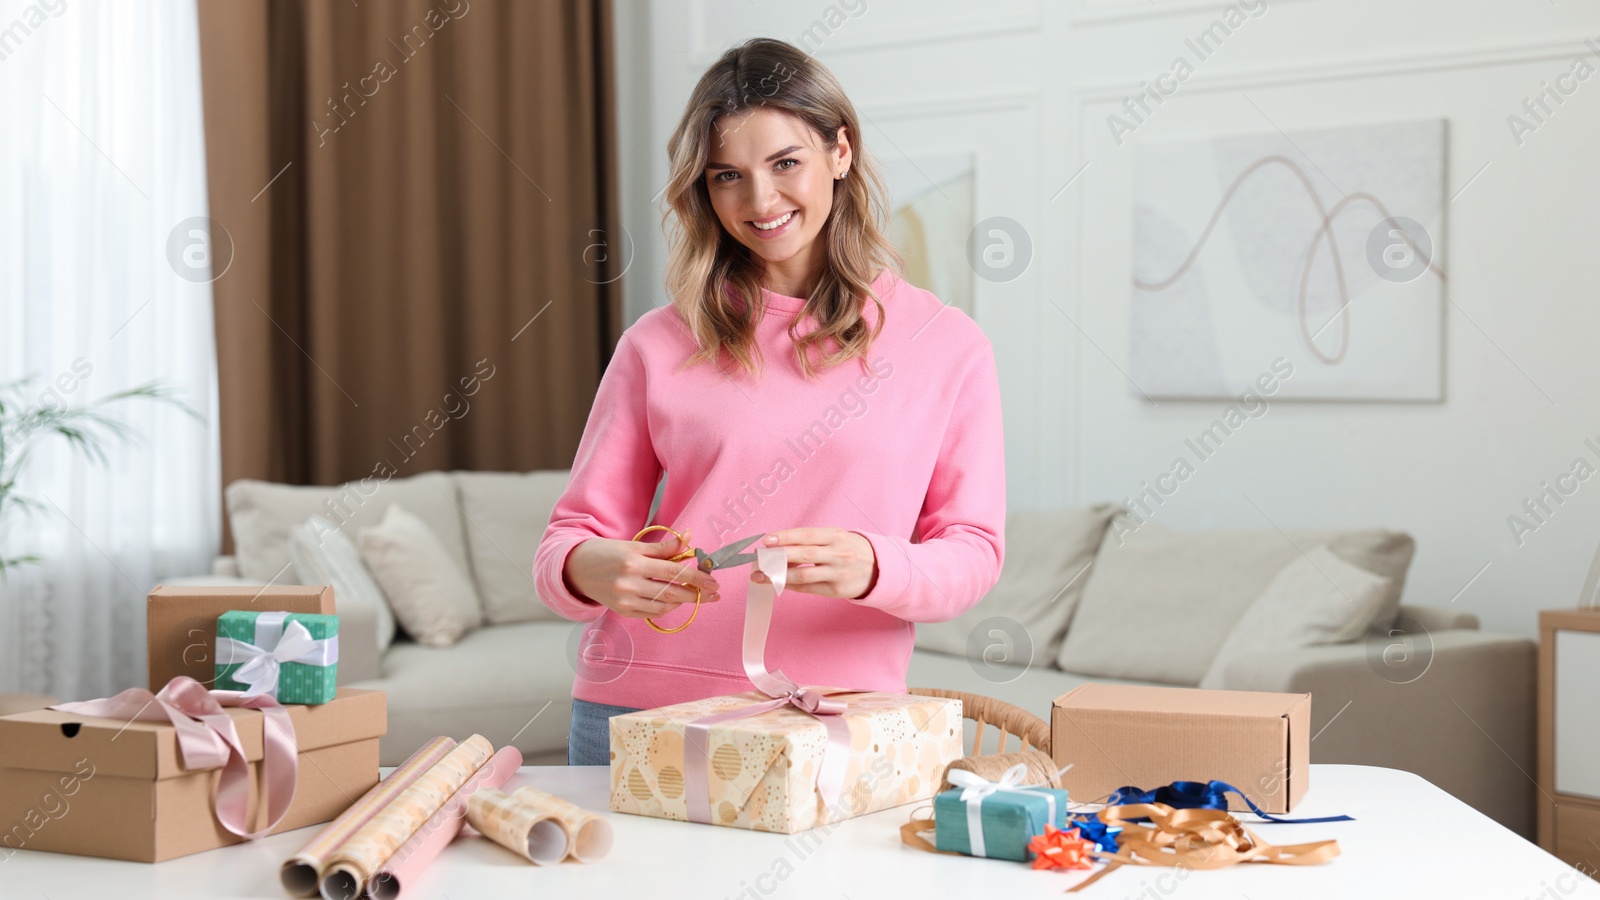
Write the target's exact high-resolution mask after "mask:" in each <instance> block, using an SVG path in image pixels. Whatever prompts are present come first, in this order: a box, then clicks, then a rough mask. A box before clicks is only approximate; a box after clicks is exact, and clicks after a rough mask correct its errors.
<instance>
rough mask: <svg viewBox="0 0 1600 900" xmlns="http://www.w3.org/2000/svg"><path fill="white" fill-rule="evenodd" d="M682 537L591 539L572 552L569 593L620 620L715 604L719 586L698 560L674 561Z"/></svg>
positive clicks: (568, 566) (568, 562)
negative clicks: (696, 594) (699, 602)
mask: <svg viewBox="0 0 1600 900" xmlns="http://www.w3.org/2000/svg"><path fill="white" fill-rule="evenodd" d="M685 549H688V548H686V547H684V546H683V542H682V541H680V540H678V537H677V535H672V536H671V537H669V538H668V539H667V540H664V541H615V540H611V539H609V538H589V539H588V540H585V541H582V542H580V543H579V544H578V546H576V547H573V548H572V552H571V553H568V554H567V560H566V564H565V565H564V566H563V567H562V570H561V574H562V577H563V578H565V579H566V582H567V589H568V590H570V591H572V592H573V593H574V594H576V595H577V596H578V597H580V598H583V599H585V600H592V601H594V602H596V603H599V604H600V605H601V606H604V607H605V608H606V609H609V610H611V611H612V612H614V613H616V614H617V615H619V616H628V617H629V618H633V619H648V618H654V617H656V616H661V615H666V614H667V613H670V612H672V611H673V610H675V609H677V608H678V606H679V605H681V604H684V603H693V602H694V587H696V586H698V587H699V588H700V591H701V594H702V596H701V599H702V600H705V601H708V602H709V601H715V600H718V599H720V598H719V597H718V595H717V591H718V590H719V587H720V586H719V585H718V584H717V580H716V579H715V578H712V577H711V573H709V572H702V571H700V569H699V567H698V566H696V565H695V560H694V557H692V556H691V557H689V558H688V559H685V560H681V561H679V562H672V561H671V560H669V559H668V557H671V556H676V555H677V554H678V553H681V552H682V551H683V550H685Z"/></svg>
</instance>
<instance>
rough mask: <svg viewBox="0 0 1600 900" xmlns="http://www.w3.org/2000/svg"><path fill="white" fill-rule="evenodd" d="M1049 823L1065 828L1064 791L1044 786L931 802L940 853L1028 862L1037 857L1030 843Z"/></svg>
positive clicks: (955, 794)
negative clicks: (1029, 845) (945, 851)
mask: <svg viewBox="0 0 1600 900" xmlns="http://www.w3.org/2000/svg"><path fill="white" fill-rule="evenodd" d="M949 774H950V775H955V774H957V773H956V772H954V771H952V772H950V773H949ZM963 774H965V773H963ZM974 780H978V781H981V779H974ZM951 781H952V783H954V781H955V779H954V778H952V779H951ZM985 784H992V783H989V782H985ZM963 795H967V797H968V799H965V800H963V799H962V796H963ZM1047 822H1048V823H1049V824H1051V825H1054V826H1055V827H1057V828H1065V827H1066V824H1067V792H1066V791H1063V790H1061V789H1059V788H1051V787H1045V786H1043V785H1037V786H1031V787H1018V786H1012V785H1007V786H1006V787H1005V788H1002V789H999V790H994V791H992V792H988V793H986V792H985V791H984V789H983V788H981V787H980V788H976V789H974V788H962V787H956V788H951V789H950V790H948V791H945V792H943V793H941V794H938V795H937V796H935V797H934V798H933V827H934V832H933V840H934V846H935V847H936V848H937V849H939V850H951V851H954V852H956V853H965V854H966V855H968V856H983V857H988V858H990V859H1012V860H1016V861H1018V862H1027V861H1028V860H1031V859H1033V857H1034V853H1033V851H1032V850H1029V849H1028V842H1029V841H1030V840H1032V839H1033V838H1034V837H1036V836H1037V835H1041V834H1044V826H1045V823H1047ZM974 824H976V825H978V828H977V830H976V831H974V829H973V825H974ZM974 837H976V840H974Z"/></svg>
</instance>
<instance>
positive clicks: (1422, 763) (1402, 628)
mask: <svg viewBox="0 0 1600 900" xmlns="http://www.w3.org/2000/svg"><path fill="white" fill-rule="evenodd" d="M566 478H567V472H566V471H565V470H553V471H541V472H530V473H487V472H426V473H421V474H418V475H414V476H410V477H407V478H388V479H385V480H382V481H379V480H377V479H375V478H369V479H364V480H363V481H360V482H352V483H349V484H346V485H340V486H336V487H301V486H287V485H278V484H270V483H266V482H258V481H239V482H235V483H234V484H232V485H230V486H229V487H228V490H227V492H226V499H227V505H228V515H229V521H230V524H231V526H232V530H233V535H234V540H235V553H234V554H233V555H232V556H226V557H220V558H218V559H217V560H216V561H215V563H214V565H213V570H212V572H211V574H209V575H201V576H195V577H191V578H185V579H179V580H176V581H169V582H168V583H191V584H200V583H235V584H263V583H268V582H274V583H280V584H287V583H295V571H294V567H293V566H292V565H290V564H289V561H288V556H287V550H286V543H287V540H288V534H289V532H290V529H292V528H293V527H294V526H296V525H297V524H299V523H301V522H303V521H304V520H305V519H306V518H307V517H308V516H310V515H312V514H321V515H323V516H325V517H327V518H329V519H330V520H333V521H334V522H335V523H336V524H337V526H338V528H339V530H340V531H343V532H346V533H347V534H349V535H350V536H351V537H355V536H356V534H357V533H358V531H359V529H360V528H362V527H363V526H370V525H374V524H376V523H377V522H378V521H379V519H380V518H381V517H382V515H383V513H384V510H386V509H387V508H388V506H389V505H390V504H398V505H400V506H402V507H403V508H405V509H406V510H408V511H410V512H413V513H416V514H417V515H418V516H420V517H421V518H422V519H424V520H425V521H426V522H427V523H428V525H429V527H430V528H431V529H432V530H433V531H434V532H435V533H436V534H437V535H438V537H439V538H440V542H441V543H442V544H443V545H444V546H445V548H446V550H447V551H448V552H449V554H450V556H451V557H452V558H453V559H455V560H456V561H457V563H458V564H459V565H460V567H461V570H462V572H463V573H464V574H465V575H466V576H467V580H468V581H469V582H470V583H471V584H472V586H473V587H474V588H475V589H476V591H477V592H478V595H479V596H478V600H479V602H480V604H481V605H482V608H483V610H484V614H485V623H484V624H483V626H481V627H479V628H476V629H474V630H472V631H470V632H468V633H467V634H466V635H465V636H464V637H462V639H461V640H460V641H459V642H457V643H455V644H453V645H451V646H448V647H433V646H424V645H421V644H418V643H414V642H412V641H410V640H408V639H407V638H406V635H405V634H404V633H403V631H402V632H401V633H399V634H397V635H395V636H394V637H393V639H392V640H391V641H390V642H389V643H388V646H381V644H382V643H383V641H381V640H380V625H379V621H380V613H381V612H383V611H380V610H376V609H373V608H371V604H362V603H356V602H352V600H351V598H349V597H345V596H336V597H335V602H336V604H337V608H338V612H339V615H340V616H341V625H340V635H341V648H340V652H341V658H340V663H339V665H340V682H341V684H348V685H350V686H353V687H361V688H373V689H379V690H383V691H385V692H386V693H387V694H388V702H389V731H388V734H387V735H386V736H385V737H384V738H383V740H382V744H381V751H380V752H381V757H382V762H383V764H385V765H394V764H397V763H399V762H400V761H401V760H402V759H403V758H405V757H406V756H407V755H408V754H410V753H411V752H412V751H413V750H414V749H415V748H416V747H418V746H420V745H421V744H422V743H424V742H425V741H426V740H427V739H428V738H430V737H432V736H434V735H436V734H451V735H456V736H463V735H466V734H470V733H473V732H478V733H481V734H483V735H484V736H485V737H487V738H489V739H490V740H491V741H492V742H493V743H495V744H496V745H497V746H498V745H504V744H513V745H515V746H516V747H518V748H519V749H520V750H521V751H522V752H523V754H524V757H525V759H526V760H527V763H528V764H530V765H561V764H565V761H566V738H567V725H568V721H569V718H570V711H571V699H570V690H571V684H572V679H573V675H574V672H575V671H576V667H577V666H579V665H588V664H592V662H593V661H592V660H588V661H585V660H583V659H580V656H581V655H582V654H580V639H581V636H582V626H581V625H579V624H577V623H573V622H569V621H566V620H564V619H561V618H559V617H557V616H556V615H555V614H554V613H552V612H550V611H549V610H548V609H547V608H546V607H545V606H544V605H543V604H542V603H541V602H540V601H539V600H538V598H537V595H536V594H535V592H534V585H533V581H532V574H531V569H532V563H533V556H534V551H535V549H536V547H537V545H538V541H539V539H540V537H541V536H542V534H543V531H544V528H545V526H546V524H547V522H548V520H549V517H550V512H551V509H552V508H553V506H554V504H555V502H556V500H557V499H558V498H559V496H560V494H561V492H562V490H563V489H564V487H565V485H566ZM1313 548H1316V549H1315V550H1314V549H1313ZM1413 549H1414V545H1413V544H1412V541H1411V539H1410V538H1409V537H1408V536H1406V535H1404V534H1399V533H1396V532H1392V531H1385V530H1381V529H1343V530H1341V529H1303V530H1296V529H1290V530H1286V531H1279V530H1277V529H1269V530H1239V531H1228V530H1220V529H1218V530H1211V531H1202V532H1194V533H1185V532H1180V531H1174V530H1171V529H1166V528H1162V527H1160V526H1158V525H1157V524H1155V523H1153V522H1147V521H1141V520H1140V519H1139V517H1138V516H1136V515H1132V514H1130V513H1129V512H1128V511H1126V510H1123V509H1121V508H1119V507H1116V506H1114V505H1111V504H1098V505H1095V506H1091V507H1087V508H1081V509H1069V510H1057V511H1014V512H1013V513H1012V514H1011V515H1010V516H1008V519H1007V523H1006V555H1005V564H1004V569H1003V571H1002V573H1001V576H1000V580H999V582H998V583H997V584H996V585H995V587H994V588H993V589H992V590H991V591H990V592H989V593H988V594H987V595H986V596H985V597H984V598H983V599H982V601H980V602H979V604H978V605H977V606H975V607H974V608H973V609H972V610H970V611H969V612H967V613H966V614H964V615H963V616H961V617H960V618H958V619H955V620H953V621H950V622H941V623H919V624H918V625H917V636H916V649H915V651H914V653H913V654H912V658H911V663H910V671H909V674H908V677H907V684H908V685H909V686H911V687H913V688H915V687H938V688H949V689H957V690H965V691H971V692H975V693H980V694H986V695H989V696H993V697H997V698H999V699H1002V700H1006V701H1009V702H1011V703H1015V704H1017V705H1019V706H1021V707H1023V708H1025V709H1028V710H1031V711H1033V712H1035V713H1037V714H1038V715H1040V716H1041V717H1043V718H1046V719H1048V718H1049V715H1050V705H1051V701H1052V700H1053V699H1054V698H1055V697H1057V696H1060V695H1061V694H1064V693H1066V692H1067V691H1068V690H1070V689H1071V688H1073V687H1075V686H1077V685H1079V684H1082V683H1084V682H1087V681H1099V682H1114V683H1127V684H1163V685H1176V686H1186V687H1194V686H1196V685H1198V684H1199V683H1200V682H1201V680H1202V679H1204V680H1206V681H1207V682H1208V685H1209V686H1215V687H1222V688H1226V689H1233V690H1251V691H1282V692H1308V693H1310V694H1312V723H1311V730H1312V733H1313V739H1312V760H1313V761H1314V762H1320V763H1353V764H1361V765H1373V766H1385V767H1390V768H1397V769H1404V770H1408V771H1411V772H1415V773H1417V774H1419V775H1421V776H1423V777H1424V778H1427V779H1428V780H1429V781H1432V782H1433V783H1435V784H1437V785H1438V786H1440V787H1442V788H1444V789H1445V790H1447V791H1449V792H1451V793H1452V794H1455V795H1456V796H1457V797H1459V798H1461V799H1462V800H1464V801H1465V802H1467V803H1469V804H1470V805H1472V806H1474V807H1476V808H1477V809H1479V810H1481V811H1482V812H1484V813H1485V814H1487V815H1489V816H1490V817H1491V818H1493V819H1495V820H1497V821H1499V822H1500V823H1502V824H1504V825H1505V826H1507V827H1509V828H1511V829H1512V830H1514V831H1516V832H1518V833H1519V834H1522V835H1524V836H1529V835H1531V834H1532V815H1533V790H1534V789H1533V785H1532V783H1531V782H1529V781H1528V780H1527V778H1526V777H1525V773H1527V772H1531V771H1532V769H1533V734H1534V728H1533V710H1534V659H1535V652H1536V647H1535V645H1534V643H1533V642H1532V641H1530V640H1526V639H1523V638H1517V637H1510V636H1505V635H1495V634H1488V633H1485V632H1483V631H1480V630H1479V628H1478V621H1477V619H1476V618H1475V617H1474V616H1471V615H1467V614H1464V613H1459V612H1456V611H1455V610H1453V609H1450V608H1448V607H1434V606H1427V605H1419V604H1413V603H1402V599H1401V594H1402V591H1403V587H1404V576H1405V570H1406V568H1407V567H1408V566H1409V563H1410V561H1411V556H1412V551H1413ZM1325 551H1326V552H1331V553H1332V554H1333V556H1334V557H1337V559H1335V560H1334V562H1335V563H1336V564H1339V565H1343V564H1344V562H1348V563H1349V564H1350V565H1351V567H1352V568H1351V569H1350V571H1357V570H1359V571H1360V572H1368V571H1370V572H1373V573H1375V574H1377V575H1379V576H1382V578H1383V579H1385V580H1383V581H1382V582H1381V585H1382V587H1383V592H1382V593H1381V596H1380V595H1379V594H1378V593H1374V594H1373V595H1372V596H1373V597H1375V598H1377V599H1376V600H1375V601H1374V604H1375V605H1374V612H1373V613H1372V615H1371V617H1370V621H1361V622H1358V623H1357V624H1358V625H1359V626H1360V633H1359V634H1355V635H1350V636H1347V637H1346V638H1345V639H1341V640H1338V641H1336V642H1329V643H1318V644H1313V645H1310V646H1299V645H1296V644H1295V643H1293V642H1284V641H1260V642H1257V643H1255V644H1248V645H1246V646H1245V647H1244V648H1243V649H1244V650H1245V652H1242V653H1241V652H1240V649H1241V648H1240V646H1239V645H1238V644H1237V642H1235V643H1234V644H1233V645H1232V649H1231V651H1230V653H1231V654H1232V655H1231V656H1229V657H1228V658H1227V659H1225V660H1224V662H1225V665H1224V664H1217V665H1215V666H1214V665H1213V663H1217V660H1218V659H1219V658H1221V657H1219V653H1220V652H1221V651H1220V648H1222V647H1223V646H1225V644H1226V642H1227V640H1228V638H1229V635H1230V633H1233V632H1235V631H1236V630H1237V628H1239V627H1240V623H1241V621H1243V620H1245V619H1247V618H1248V617H1249V616H1250V615H1256V613H1252V612H1251V610H1252V609H1257V610H1259V608H1260V607H1259V606H1255V607H1252V603H1253V602H1256V601H1257V595H1260V594H1262V593H1263V590H1264V589H1268V588H1269V586H1270V584H1272V583H1274V578H1275V576H1278V574H1279V573H1280V571H1282V570H1284V569H1285V566H1287V565H1289V564H1291V563H1293V564H1295V565H1301V566H1303V562H1300V561H1301V560H1304V561H1311V560H1313V559H1322V560H1324V561H1325V562H1324V563H1323V564H1322V565H1321V566H1319V567H1318V569H1319V571H1320V570H1322V569H1326V568H1328V565H1327V563H1326V560H1329V559H1330V558H1331V557H1329V556H1327V555H1318V554H1324V552H1325ZM1330 583H1332V582H1331V581H1330ZM592 651H593V648H589V649H588V650H585V651H584V653H591V652H592Z"/></svg>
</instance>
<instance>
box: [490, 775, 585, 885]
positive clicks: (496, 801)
mask: <svg viewBox="0 0 1600 900" xmlns="http://www.w3.org/2000/svg"><path fill="white" fill-rule="evenodd" d="M467 821H468V822H470V823H471V824H472V827H473V828H476V829H478V831H479V832H480V833H481V834H482V835H483V836H484V837H486V838H488V839H489V840H491V841H494V842H495V843H496V844H499V845H500V846H502V847H504V848H506V849H507V850H510V851H511V852H512V853H515V854H517V855H518V856H520V857H522V858H523V859H525V860H528V861H529V862H532V863H537V864H538V865H541V866H547V865H552V864H554V863H558V862H561V861H562V860H563V859H566V858H567V852H568V851H569V850H570V849H571V847H572V840H571V838H569V837H568V836H567V830H566V829H565V828H563V827H561V823H560V822H558V821H556V820H555V819H553V818H551V816H550V814H549V813H547V812H541V811H540V810H539V809H536V808H535V807H532V806H529V805H528V804H526V803H524V802H522V801H521V800H518V799H517V798H515V797H512V796H511V795H510V794H507V793H506V792H505V791H501V790H495V789H493V788H488V789H485V790H481V791H478V792H477V793H476V794H473V795H472V799H470V800H468V801H467Z"/></svg>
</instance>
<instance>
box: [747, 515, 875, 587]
mask: <svg viewBox="0 0 1600 900" xmlns="http://www.w3.org/2000/svg"><path fill="white" fill-rule="evenodd" d="M758 546H762V547H780V546H781V547H783V549H784V550H785V551H787V552H788V554H789V572H788V575H787V576H785V577H786V579H787V581H786V583H785V584H784V590H787V591H800V592H801V593H805V594H816V595H817V596H819V597H839V598H842V599H845V600H859V599H860V598H862V597H864V596H866V594H867V592H868V591H870V590H872V587H873V585H875V584H877V583H878V557H877V555H876V554H874V553H873V552H872V542H871V541H868V540H867V539H866V537H864V536H863V535H862V534H861V533H860V532H857V531H846V530H845V529H843V528H790V529H787V530H785V531H774V532H772V533H771V534H769V535H767V536H766V537H764V538H762V539H761V542H760V544H759V545H758ZM750 573H751V574H750V580H751V581H754V582H756V583H758V584H765V583H766V582H767V576H765V575H763V574H761V570H760V569H759V568H757V567H755V566H751V567H750Z"/></svg>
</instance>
